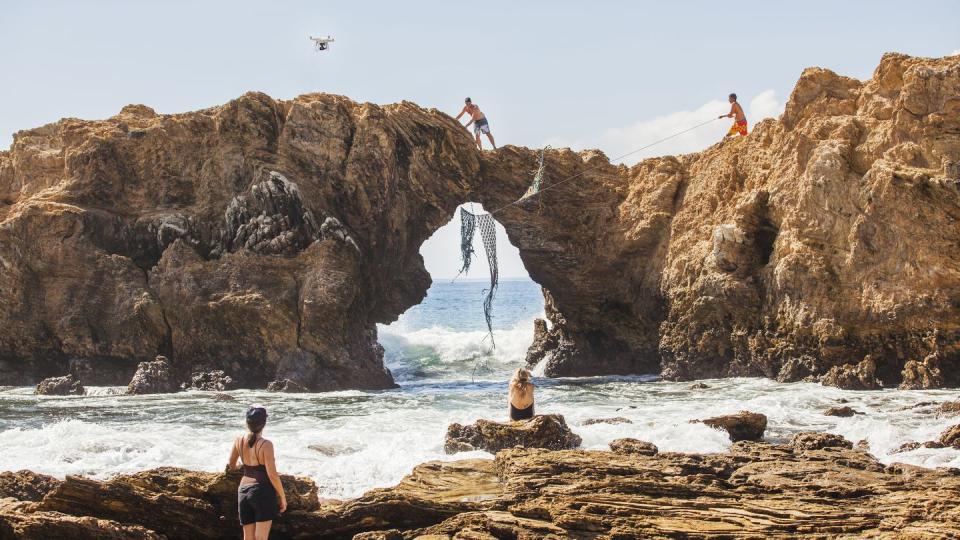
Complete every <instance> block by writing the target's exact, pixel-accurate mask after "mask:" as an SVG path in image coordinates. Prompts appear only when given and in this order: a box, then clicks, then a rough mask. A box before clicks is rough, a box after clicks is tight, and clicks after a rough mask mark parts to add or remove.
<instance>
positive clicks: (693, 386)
mask: <svg viewBox="0 0 960 540" xmlns="http://www.w3.org/2000/svg"><path fill="white" fill-rule="evenodd" d="M689 388H690V390H706V389H707V388H710V385H709V384H706V383H702V382H698V383H694V384H691V385H690V386H689Z"/></svg>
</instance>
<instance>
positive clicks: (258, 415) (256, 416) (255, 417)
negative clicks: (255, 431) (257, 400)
mask: <svg viewBox="0 0 960 540" xmlns="http://www.w3.org/2000/svg"><path fill="white" fill-rule="evenodd" d="M266 419H267V409H265V408H263V407H261V406H260V405H251V406H250V408H249V409H247V421H248V422H258V421H261V420H266Z"/></svg>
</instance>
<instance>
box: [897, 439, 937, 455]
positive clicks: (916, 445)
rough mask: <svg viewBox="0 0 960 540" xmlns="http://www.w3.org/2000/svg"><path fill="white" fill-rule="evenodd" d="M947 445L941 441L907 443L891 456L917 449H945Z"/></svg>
mask: <svg viewBox="0 0 960 540" xmlns="http://www.w3.org/2000/svg"><path fill="white" fill-rule="evenodd" d="M945 446H947V445H945V444H943V443H942V442H940V441H927V442H922V443H921V442H915V441H910V442H905V443H903V444H901V445H900V446H899V447H897V448H896V449H894V450H891V451H890V453H891V454H902V453H903V452H910V451H911V450H916V449H917V448H944V447H945Z"/></svg>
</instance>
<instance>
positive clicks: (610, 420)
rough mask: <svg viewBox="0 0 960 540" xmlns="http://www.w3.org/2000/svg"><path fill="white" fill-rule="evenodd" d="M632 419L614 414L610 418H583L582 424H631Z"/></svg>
mask: <svg viewBox="0 0 960 540" xmlns="http://www.w3.org/2000/svg"><path fill="white" fill-rule="evenodd" d="M632 423H633V420H631V419H629V418H624V417H622V416H614V417H612V418H590V419H589V420H585V421H584V422H583V425H585V426H592V425H594V424H632Z"/></svg>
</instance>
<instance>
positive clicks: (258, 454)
mask: <svg viewBox="0 0 960 540" xmlns="http://www.w3.org/2000/svg"><path fill="white" fill-rule="evenodd" d="M266 425H267V410H266V409H264V408H263V407H259V406H257V405H254V406H252V407H250V408H249V409H247V430H248V432H247V434H246V435H243V436H241V437H240V438H238V439H237V440H236V441H234V443H233V448H232V449H231V450H230V461H229V462H228V463H227V469H240V468H242V469H243V478H241V479H240V487H239V488H237V503H238V506H239V510H240V525H241V526H242V527H243V540H267V538H269V536H270V526H271V525H273V520H274V519H276V518H277V517H278V516H279V515H280V514H282V513H283V512H286V510H287V496H286V494H284V492H283V485H282V484H281V483H280V475H278V474H277V464H276V461H274V457H273V443H272V442H270V441H268V440H267V439H264V438H263V436H262V435H261V432H263V427H264V426H266ZM238 459H239V461H240V466H237V460H238Z"/></svg>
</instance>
